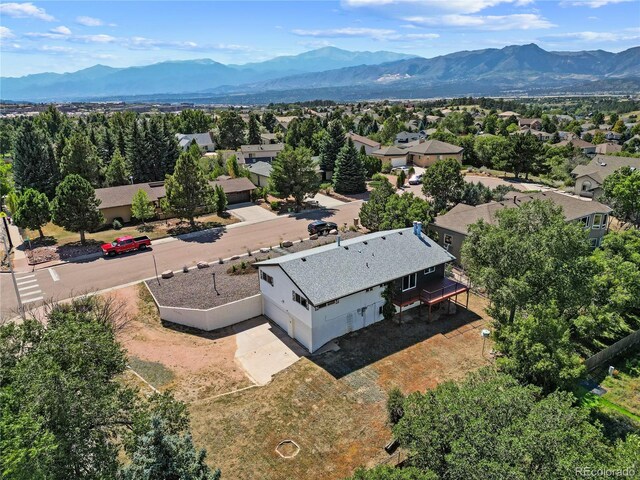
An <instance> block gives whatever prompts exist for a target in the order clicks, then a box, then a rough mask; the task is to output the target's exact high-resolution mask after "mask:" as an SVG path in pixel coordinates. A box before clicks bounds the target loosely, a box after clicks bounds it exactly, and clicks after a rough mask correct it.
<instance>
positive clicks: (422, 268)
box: [254, 227, 468, 352]
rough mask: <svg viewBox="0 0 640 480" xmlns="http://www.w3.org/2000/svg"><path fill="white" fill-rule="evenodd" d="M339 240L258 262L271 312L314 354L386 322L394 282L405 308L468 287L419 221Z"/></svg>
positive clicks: (395, 299)
mask: <svg viewBox="0 0 640 480" xmlns="http://www.w3.org/2000/svg"><path fill="white" fill-rule="evenodd" d="M336 240H337V241H336V242H335V243H332V244H329V245H324V246H321V247H317V248H313V249H310V250H304V251H302V252H297V253H292V254H289V255H285V256H283V257H277V258H273V259H270V260H265V261H262V262H257V263H255V264H254V265H255V266H257V267H258V268H259V274H260V291H261V293H262V301H263V305H262V310H263V312H264V315H266V316H267V317H269V318H270V319H271V320H272V321H274V322H275V323H276V324H278V325H279V326H280V327H282V329H284V330H285V331H286V332H287V333H288V334H289V336H290V337H292V338H295V339H296V340H297V341H298V342H300V343H301V344H302V345H303V346H304V347H305V348H307V349H308V350H309V351H310V352H314V351H316V350H318V349H319V348H320V347H322V346H323V345H324V344H326V343H327V342H329V341H330V340H333V339H334V338H337V337H340V336H342V335H345V334H347V333H349V332H353V331H355V330H359V329H361V328H364V327H367V326H369V325H371V324H373V323H376V322H379V321H380V320H382V319H383V314H382V308H383V306H384V304H385V299H384V297H383V292H384V291H385V288H386V286H387V284H390V285H391V292H392V302H393V303H394V305H396V306H397V307H400V309H402V307H408V306H410V305H417V304H427V305H429V310H431V306H432V305H436V304H438V303H440V302H442V301H444V300H446V299H447V298H451V297H453V296H457V295H458V294H461V293H465V292H468V288H467V287H466V286H465V285H462V284H460V283H457V282H454V281H452V280H449V279H447V278H445V265H446V264H447V263H449V262H451V261H453V260H454V258H453V256H452V255H450V254H449V253H447V252H446V251H445V250H444V249H443V248H441V247H440V246H438V244H437V243H436V242H434V241H433V240H431V239H430V238H428V237H427V236H426V235H424V234H423V233H422V232H421V231H420V230H419V227H418V228H416V227H414V229H411V228H404V229H399V230H391V231H384V232H376V233H370V234H368V235H363V236H360V237H357V238H353V239H350V240H344V241H342V242H341V241H340V238H339V237H338V238H337V239H336ZM381 341H384V340H382V339H381Z"/></svg>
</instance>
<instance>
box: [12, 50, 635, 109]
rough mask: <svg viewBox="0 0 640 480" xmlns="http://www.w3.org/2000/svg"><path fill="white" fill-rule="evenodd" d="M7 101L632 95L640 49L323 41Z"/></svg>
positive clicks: (27, 80) (79, 77) (36, 83)
mask: <svg viewBox="0 0 640 480" xmlns="http://www.w3.org/2000/svg"><path fill="white" fill-rule="evenodd" d="M0 82H1V86H2V94H1V95H2V99H4V100H28V101H65V100H66V101H69V100H131V101H133V100H137V101H160V100H162V101H196V102H203V103H209V102H210V103H267V102H270V101H295V100H310V99H316V98H323V99H334V100H360V99H372V98H429V97H434V96H447V95H499V94H503V95H504V94H536V93H537V94H545V93H550V94H551V93H564V92H566V93H581V92H585V93H586V92H589V91H598V92H614V91H615V92H622V93H624V92H626V93H637V91H638V89H639V87H640V47H633V48H630V49H628V50H625V51H623V52H620V53H611V52H606V51H603V50H594V51H579V52H549V51H546V50H544V49H542V48H540V47H539V46H537V45H535V44H529V45H512V46H508V47H504V48H501V49H496V48H492V49H484V50H474V51H462V52H456V53H451V54H448V55H442V56H438V57H434V58H422V57H416V56H410V55H403V54H399V53H393V52H384V51H381V52H349V51H346V50H341V49H338V48H335V47H325V48H321V49H318V50H312V51H309V52H306V53H303V54H300V55H295V56H286V57H276V58H274V59H271V60H268V61H265V62H260V63H251V64H245V65H223V64H221V63H218V62H214V61H213V60H207V59H204V60H188V61H177V62H162V63H156V64H153V65H148V66H143V67H128V68H112V67H106V66H104V65H96V66H94V67H91V68H87V69H84V70H80V71H77V72H74V73H65V74H54V73H43V74H36V75H28V76H25V77H20V78H2V79H0Z"/></svg>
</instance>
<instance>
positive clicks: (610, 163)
mask: <svg viewBox="0 0 640 480" xmlns="http://www.w3.org/2000/svg"><path fill="white" fill-rule="evenodd" d="M622 167H635V168H637V169H640V158H633V157H618V156H615V155H596V156H595V157H593V160H591V161H590V162H589V163H588V164H587V165H578V166H577V167H576V168H574V169H573V171H572V172H571V173H572V174H573V175H575V176H578V177H581V176H583V175H588V176H589V177H591V178H593V179H594V180H596V181H598V182H600V183H602V182H603V181H604V179H605V178H607V177H608V176H609V175H611V174H612V173H613V172H615V171H616V170H618V169H619V168H622Z"/></svg>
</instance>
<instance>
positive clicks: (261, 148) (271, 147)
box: [240, 143, 284, 153]
mask: <svg viewBox="0 0 640 480" xmlns="http://www.w3.org/2000/svg"><path fill="white" fill-rule="evenodd" d="M240 150H241V151H242V153H261V152H270V153H273V152H279V151H281V150H284V143H267V144H264V145H241V146H240Z"/></svg>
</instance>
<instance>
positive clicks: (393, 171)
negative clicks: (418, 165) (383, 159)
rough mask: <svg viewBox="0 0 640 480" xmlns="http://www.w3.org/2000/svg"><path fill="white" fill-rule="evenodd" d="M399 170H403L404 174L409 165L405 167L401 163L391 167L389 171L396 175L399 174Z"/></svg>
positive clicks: (407, 171) (407, 170)
mask: <svg viewBox="0 0 640 480" xmlns="http://www.w3.org/2000/svg"><path fill="white" fill-rule="evenodd" d="M400 171H403V172H404V173H405V175H406V174H407V173H409V167H407V166H406V165H402V166H401V167H394V168H393V169H391V173H395V174H396V175H397V174H399V173H400Z"/></svg>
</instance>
